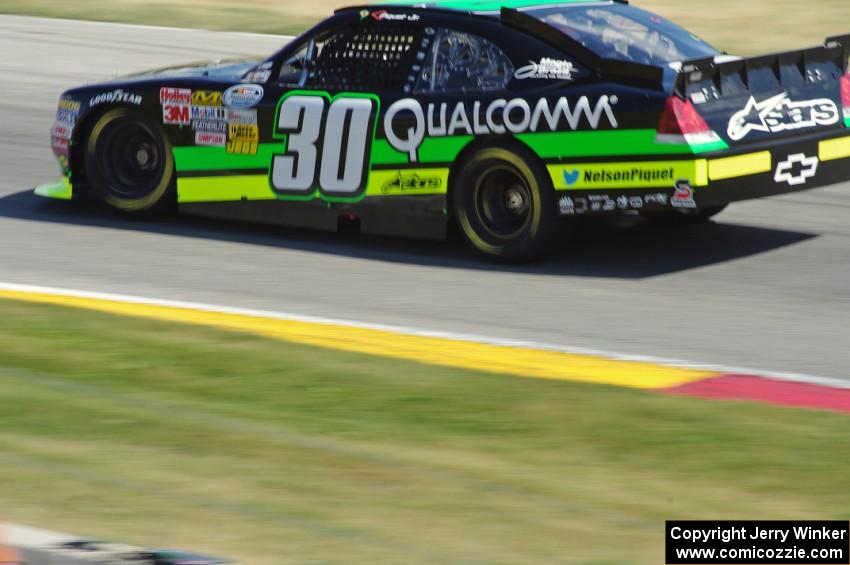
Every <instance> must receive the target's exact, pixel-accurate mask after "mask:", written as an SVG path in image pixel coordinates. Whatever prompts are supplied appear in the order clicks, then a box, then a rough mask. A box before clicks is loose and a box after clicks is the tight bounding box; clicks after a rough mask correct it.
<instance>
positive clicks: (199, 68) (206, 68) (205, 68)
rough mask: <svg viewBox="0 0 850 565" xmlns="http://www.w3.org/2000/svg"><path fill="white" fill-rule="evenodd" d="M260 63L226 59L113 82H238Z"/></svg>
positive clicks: (163, 68) (128, 77) (157, 71)
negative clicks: (155, 80)
mask: <svg viewBox="0 0 850 565" xmlns="http://www.w3.org/2000/svg"><path fill="white" fill-rule="evenodd" d="M261 62H262V59H228V60H221V59H220V60H217V61H200V62H195V63H186V64H182V65H174V66H170V67H162V68H158V69H151V70H147V71H143V72H140V73H133V74H130V75H125V76H122V77H116V79H115V81H116V82H117V81H121V82H127V81H137V80H138V81H143V80H150V79H152V78H158V77H168V78H198V77H204V78H210V79H215V80H232V81H238V80H239V79H240V78H242V76H243V75H244V74H245V73H247V72H248V71H249V70H251V69H252V68H253V67H256V66H257V65H258V64H260V63H261Z"/></svg>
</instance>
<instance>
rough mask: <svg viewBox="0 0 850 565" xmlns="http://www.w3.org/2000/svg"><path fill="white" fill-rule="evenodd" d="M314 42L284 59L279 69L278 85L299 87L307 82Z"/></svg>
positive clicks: (311, 41)
mask: <svg viewBox="0 0 850 565" xmlns="http://www.w3.org/2000/svg"><path fill="white" fill-rule="evenodd" d="M315 46H316V42H315V41H313V40H310V42H309V43H307V44H306V45H304V46H303V47H301V48H300V49H298V51H297V52H296V53H295V54H294V55H292V56H290V57H289V58H288V59H286V60H285V61H284V62H283V64H282V65H281V67H280V79H279V81H280V83H281V84H282V85H283V86H290V87H301V86H304V83H305V82H306V81H307V72H308V65H309V63H310V55H311V53H312V51H313V50H314V49H315Z"/></svg>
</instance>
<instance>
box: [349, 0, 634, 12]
mask: <svg viewBox="0 0 850 565" xmlns="http://www.w3.org/2000/svg"><path fill="white" fill-rule="evenodd" d="M614 3H617V4H627V3H628V0H548V1H547V0H501V1H500V0H425V1H423V0H390V1H388V2H380V3H378V4H374V5H372V6H370V7H371V8H394V7H395V8H400V7H404V8H422V9H435V10H452V11H457V12H468V13H476V14H481V13H488V12H489V13H493V12H499V11H501V9H502V8H512V9H515V10H519V9H524V8H525V9H527V8H536V7H541V8H543V7H553V6H565V5H574V4H614ZM358 7H362V6H358Z"/></svg>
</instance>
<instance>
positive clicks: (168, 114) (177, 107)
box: [162, 104, 192, 126]
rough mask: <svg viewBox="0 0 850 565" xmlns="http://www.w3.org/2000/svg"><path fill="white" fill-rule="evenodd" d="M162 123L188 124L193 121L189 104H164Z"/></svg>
mask: <svg viewBox="0 0 850 565" xmlns="http://www.w3.org/2000/svg"><path fill="white" fill-rule="evenodd" d="M162 123H164V124H171V125H181V126H188V125H189V124H191V123H192V119H191V115H190V114H189V106H187V105H185V104H163V105H162Z"/></svg>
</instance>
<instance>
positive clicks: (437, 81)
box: [416, 29, 514, 93]
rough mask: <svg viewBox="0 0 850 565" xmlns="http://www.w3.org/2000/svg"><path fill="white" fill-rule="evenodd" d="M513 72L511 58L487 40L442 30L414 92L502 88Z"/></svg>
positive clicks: (484, 90)
mask: <svg viewBox="0 0 850 565" xmlns="http://www.w3.org/2000/svg"><path fill="white" fill-rule="evenodd" d="M513 74H514V66H513V64H512V63H511V60H510V59H509V58H508V56H507V55H505V53H504V52H503V51H502V50H501V49H499V47H497V46H496V45H495V44H494V43H492V42H491V41H489V40H487V39H484V38H482V37H477V36H475V35H471V34H469V33H463V32H459V31H453V30H448V29H442V30H440V31H439V32H438V33H437V36H436V38H435V41H434V44H433V47H432V48H431V50H430V52H429V54H428V57H427V59H426V61H425V65H424V66H423V69H422V74H421V75H420V77H419V82H418V83H417V85H416V92H419V93H429V92H486V91H494V90H504V89H505V88H506V87H507V85H508V83H509V82H510V81H511V77H512V76H513Z"/></svg>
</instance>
